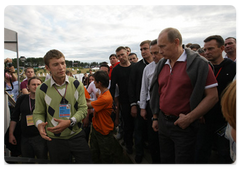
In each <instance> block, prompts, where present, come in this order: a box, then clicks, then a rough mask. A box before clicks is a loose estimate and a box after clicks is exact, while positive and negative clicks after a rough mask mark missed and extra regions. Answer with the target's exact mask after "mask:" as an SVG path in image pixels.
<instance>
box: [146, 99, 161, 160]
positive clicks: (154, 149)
mask: <svg viewBox="0 0 240 170" xmlns="http://www.w3.org/2000/svg"><path fill="white" fill-rule="evenodd" d="M146 110H147V129H148V132H147V133H148V146H149V151H150V154H151V158H152V163H161V161H160V148H159V139H158V132H155V131H154V130H153V128H152V116H153V115H152V111H151V108H150V105H149V101H148V102H147V108H146Z"/></svg>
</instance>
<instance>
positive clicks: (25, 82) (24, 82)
mask: <svg viewBox="0 0 240 170" xmlns="http://www.w3.org/2000/svg"><path fill="white" fill-rule="evenodd" d="M27 84H28V80H27V79H26V80H24V81H23V82H22V83H21V84H20V89H21V90H22V89H24V88H26V89H27Z"/></svg>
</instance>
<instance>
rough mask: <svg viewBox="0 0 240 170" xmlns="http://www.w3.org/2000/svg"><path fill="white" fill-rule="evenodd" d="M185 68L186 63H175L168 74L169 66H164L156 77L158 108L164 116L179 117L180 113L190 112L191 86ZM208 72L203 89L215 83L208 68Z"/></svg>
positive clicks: (210, 69) (212, 74)
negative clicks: (158, 97) (158, 96)
mask: <svg viewBox="0 0 240 170" xmlns="http://www.w3.org/2000/svg"><path fill="white" fill-rule="evenodd" d="M186 67H187V62H186V61H177V62H176V63H175V64H174V66H173V68H172V72H170V66H169V65H168V64H165V65H164V67H163V68H162V70H161V72H160V74H159V76H158V83H159V94H160V100H159V106H160V109H161V110H162V111H163V113H164V114H166V115H174V116H179V114H180V113H183V114H188V113H189V112H191V109H190V97H191V94H192V91H193V86H192V84H191V80H190V78H189V76H188V75H187V72H186ZM208 70H209V71H208V77H207V81H206V85H205V88H206V87H207V86H209V85H214V84H216V83H217V81H216V78H215V76H214V73H213V71H212V68H211V67H210V66H209V69H208ZM216 85H217V84H216ZM216 85H215V86H216ZM210 87H212V86H210ZM213 87H214V86H213Z"/></svg>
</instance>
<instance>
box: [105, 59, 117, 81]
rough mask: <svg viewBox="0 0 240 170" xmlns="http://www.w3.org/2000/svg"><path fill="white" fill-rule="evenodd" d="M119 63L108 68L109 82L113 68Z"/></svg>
mask: <svg viewBox="0 0 240 170" xmlns="http://www.w3.org/2000/svg"><path fill="white" fill-rule="evenodd" d="M119 63H120V62H117V63H116V64H114V66H110V70H109V74H108V76H109V80H111V77H112V70H113V68H114V67H116V66H117V65H118V64H119Z"/></svg>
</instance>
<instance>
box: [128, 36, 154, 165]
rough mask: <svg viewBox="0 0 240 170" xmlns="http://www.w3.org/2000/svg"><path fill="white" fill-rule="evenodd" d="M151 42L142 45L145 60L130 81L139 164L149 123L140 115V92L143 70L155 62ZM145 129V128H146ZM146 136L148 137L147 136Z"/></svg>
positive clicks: (139, 64) (135, 66)
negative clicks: (151, 51)
mask: <svg viewBox="0 0 240 170" xmlns="http://www.w3.org/2000/svg"><path fill="white" fill-rule="evenodd" d="M150 43H151V41H150V40H146V41H143V42H141V43H140V50H141V54H142V57H143V59H142V60H140V61H139V62H138V63H136V64H135V65H134V66H133V68H132V70H131V72H130V79H129V88H128V94H129V101H130V103H131V115H132V117H134V134H135V149H136V156H135V161H136V162H137V163H141V162H142V156H143V143H144V134H143V132H144V130H145V131H146V127H147V124H146V123H147V122H146V121H144V120H143V118H142V117H141V115H140V107H139V105H138V103H139V101H140V92H141V84H142V75H143V70H144V68H145V66H146V65H148V64H149V63H151V62H152V61H153V58H152V55H151V53H150ZM144 127H145V128H144ZM145 136H146V135H145Z"/></svg>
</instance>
